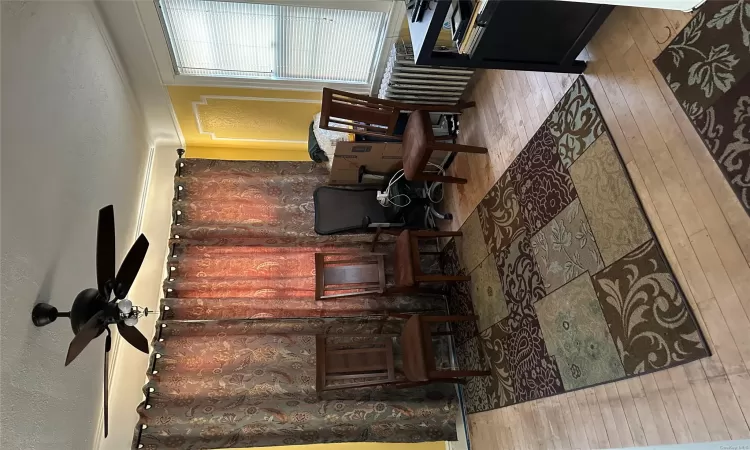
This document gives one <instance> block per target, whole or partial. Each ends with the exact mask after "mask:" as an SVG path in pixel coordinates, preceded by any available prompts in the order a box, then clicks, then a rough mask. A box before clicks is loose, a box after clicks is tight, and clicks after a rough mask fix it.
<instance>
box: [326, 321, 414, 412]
mask: <svg viewBox="0 0 750 450" xmlns="http://www.w3.org/2000/svg"><path fill="white" fill-rule="evenodd" d="M336 336H338V335H331V336H328V335H317V336H316V337H315V366H316V367H315V371H316V377H315V389H316V391H317V393H318V397H319V398H320V396H321V395H322V394H323V393H324V392H326V391H333V390H340V389H352V388H360V387H367V386H384V385H390V384H393V385H398V384H399V382H400V381H405V379H404V377H403V376H402V377H401V379H400V380H399V378H398V374H397V373H396V365H395V362H394V360H393V337H395V336H397V335H372V334H367V335H361V336H356V335H347V337H366V338H368V340H371V341H373V342H372V344H371V345H368V346H366V347H365V346H362V345H363V344H362V343H361V342H359V343H357V346H356V347H353V346H352V345H351V344H338V345H336V344H331V343H329V342H328V339H329V338H333V337H336Z"/></svg>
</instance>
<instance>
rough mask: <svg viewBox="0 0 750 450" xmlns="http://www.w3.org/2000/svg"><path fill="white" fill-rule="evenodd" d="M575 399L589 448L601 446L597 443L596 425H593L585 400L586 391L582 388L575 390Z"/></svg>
mask: <svg viewBox="0 0 750 450" xmlns="http://www.w3.org/2000/svg"><path fill="white" fill-rule="evenodd" d="M574 394H575V400H576V404H577V405H578V410H579V411H580V412H581V420H582V421H583V426H584V429H585V430H586V438H587V439H588V443H589V447H590V448H602V446H601V445H599V438H598V437H597V433H596V426H595V425H594V419H593V418H592V417H591V410H590V409H589V404H588V402H587V401H586V393H585V392H584V390H580V391H576V392H574Z"/></svg>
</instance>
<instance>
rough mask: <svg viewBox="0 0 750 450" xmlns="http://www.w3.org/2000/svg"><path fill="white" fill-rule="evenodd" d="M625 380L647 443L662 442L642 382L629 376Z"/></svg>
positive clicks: (656, 443) (657, 443)
mask: <svg viewBox="0 0 750 450" xmlns="http://www.w3.org/2000/svg"><path fill="white" fill-rule="evenodd" d="M626 381H627V383H628V387H629V388H630V393H631V395H632V397H633V403H635V407H636V410H637V411H638V417H639V418H640V420H641V425H642V426H643V434H644V435H645V436H646V441H647V442H648V445H659V444H662V443H663V442H662V438H661V435H660V434H659V427H658V425H657V423H656V420H654V414H653V413H652V412H651V406H650V405H649V404H648V398H646V391H645V389H643V383H641V380H639V379H638V378H631V379H629V380H626ZM670 430H671V427H670Z"/></svg>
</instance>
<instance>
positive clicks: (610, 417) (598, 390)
mask: <svg viewBox="0 0 750 450" xmlns="http://www.w3.org/2000/svg"><path fill="white" fill-rule="evenodd" d="M593 391H594V398H596V402H597V404H598V405H599V411H600V412H601V414H602V421H603V422H604V428H605V429H606V430H607V440H609V446H610V447H612V448H618V447H624V446H625V443H624V440H623V439H621V438H620V432H621V431H622V429H620V427H618V423H617V422H616V421H615V416H614V414H613V412H612V405H611V403H610V401H609V398H608V396H607V391H606V390H605V388H604V386H597V387H595V388H594V389H593ZM625 426H626V427H627V422H626V423H625Z"/></svg>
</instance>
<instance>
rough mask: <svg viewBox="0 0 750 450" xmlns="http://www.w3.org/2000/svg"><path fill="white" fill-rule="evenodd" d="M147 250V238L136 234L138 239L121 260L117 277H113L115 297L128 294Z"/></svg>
mask: <svg viewBox="0 0 750 450" xmlns="http://www.w3.org/2000/svg"><path fill="white" fill-rule="evenodd" d="M147 250H148V239H146V236H144V235H140V236H138V239H136V241H135V243H134V244H133V246H132V247H130V250H129V251H128V254H127V256H125V259H124V260H123V261H122V265H121V266H120V270H119V271H118V272H117V277H115V298H118V299H123V298H125V296H126V295H128V291H129V290H130V286H132V285H133V281H135V276H136V275H138V271H139V270H140V269H141V264H143V258H145V257H146V251H147Z"/></svg>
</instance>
